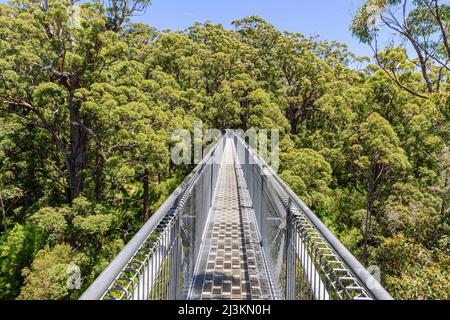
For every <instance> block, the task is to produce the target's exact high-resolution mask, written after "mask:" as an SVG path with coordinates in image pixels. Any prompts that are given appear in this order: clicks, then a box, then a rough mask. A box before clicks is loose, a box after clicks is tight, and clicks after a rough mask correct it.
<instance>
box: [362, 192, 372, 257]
mask: <svg viewBox="0 0 450 320" xmlns="http://www.w3.org/2000/svg"><path fill="white" fill-rule="evenodd" d="M372 204H373V193H372V190H369V192H368V195H367V210H366V219H365V223H364V224H365V226H364V246H363V260H364V262H365V263H367V249H368V242H369V235H370V232H369V229H370V217H371V215H372Z"/></svg>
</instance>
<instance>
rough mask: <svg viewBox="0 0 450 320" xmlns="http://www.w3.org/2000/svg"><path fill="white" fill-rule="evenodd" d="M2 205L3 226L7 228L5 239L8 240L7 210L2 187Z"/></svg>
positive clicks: (0, 192)
mask: <svg viewBox="0 0 450 320" xmlns="http://www.w3.org/2000/svg"><path fill="white" fill-rule="evenodd" d="M0 206H1V207H2V220H3V228H4V230H5V239H6V241H8V226H7V225H6V210H5V204H4V203H3V195H2V190H1V189H0Z"/></svg>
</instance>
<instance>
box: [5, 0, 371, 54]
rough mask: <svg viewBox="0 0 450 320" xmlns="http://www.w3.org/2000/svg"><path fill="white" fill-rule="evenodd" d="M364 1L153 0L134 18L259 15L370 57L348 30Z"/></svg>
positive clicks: (173, 20) (169, 21)
mask: <svg viewBox="0 0 450 320" xmlns="http://www.w3.org/2000/svg"><path fill="white" fill-rule="evenodd" d="M0 2H3V3H4V2H6V0H0ZM362 2H363V0H153V4H152V5H151V6H150V7H149V8H148V9H147V12H146V13H145V14H143V15H141V16H138V17H135V18H134V21H136V22H145V23H147V24H149V25H151V26H153V27H155V28H157V29H159V30H163V29H171V30H179V29H185V28H187V27H189V26H191V25H193V24H194V23H195V22H197V21H199V22H205V21H206V20H211V21H212V22H213V23H220V24H222V25H224V26H225V27H227V28H231V22H232V21H233V20H237V19H240V18H243V17H245V16H250V15H259V16H261V17H263V18H264V19H266V20H267V21H269V22H270V23H272V24H273V25H275V26H276V27H277V28H278V29H280V30H282V31H284V30H287V31H291V32H300V33H303V34H305V35H313V34H316V35H319V36H320V37H321V38H322V39H327V40H336V41H339V42H342V43H346V44H347V45H348V46H349V49H350V51H352V52H354V53H356V54H357V55H360V56H363V55H365V56H372V54H371V51H370V48H369V47H368V46H366V45H364V44H360V43H359V42H358V40H357V39H354V38H353V37H352V35H351V33H350V31H349V25H350V23H351V20H352V16H353V14H354V13H355V12H356V9H357V8H358V7H359V6H360V5H361V3H362Z"/></svg>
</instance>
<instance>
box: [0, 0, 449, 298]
mask: <svg viewBox="0 0 450 320" xmlns="http://www.w3.org/2000/svg"><path fill="white" fill-rule="evenodd" d="M428 2H429V1H428ZM150 3H151V1H147V0H146V1H113V2H108V3H106V2H105V3H100V2H97V1H96V2H95V3H92V2H85V3H82V4H79V8H80V18H81V19H80V24H79V26H77V28H73V21H72V20H71V17H70V12H71V10H70V9H68V8H69V7H70V5H71V4H72V3H71V2H68V1H64V0H53V1H50V6H49V10H48V11H47V12H44V11H43V10H42V9H41V8H40V5H39V4H38V3H36V2H35V1H28V0H23V1H12V2H11V4H9V5H3V4H0V197H1V199H2V202H3V204H2V205H1V206H0V210H1V214H2V229H1V231H0V232H1V234H0V236H1V238H0V239H1V240H0V253H1V256H0V259H1V260H0V298H17V297H18V298H21V299H75V298H77V297H78V296H79V295H80V294H81V292H82V291H83V290H84V289H85V288H87V286H89V284H90V283H91V282H92V281H93V280H94V279H95V277H96V276H98V275H99V274H100V272H101V271H103V269H104V268H105V267H106V266H107V265H108V263H109V262H110V261H111V260H112V259H113V258H114V257H115V256H116V255H117V253H118V252H119V251H120V250H121V248H123V246H124V244H125V243H126V242H127V241H128V240H129V239H130V238H131V237H132V236H133V234H134V233H135V232H136V231H137V230H139V228H140V227H141V226H142V223H143V221H144V220H145V219H147V218H148V217H149V216H151V214H152V213H153V212H155V211H156V210H157V208H158V207H159V206H160V205H161V203H162V202H163V201H164V200H165V199H166V198H167V196H168V195H169V194H170V193H171V192H172V191H173V190H174V189H175V188H176V187H177V186H178V185H179V184H180V182H181V181H182V180H183V178H184V177H185V176H186V174H188V173H189V172H190V170H191V169H192V167H190V166H179V167H174V166H173V165H172V164H171V163H170V159H169V150H170V148H171V147H172V142H171V141H170V136H171V134H172V132H173V131H174V130H176V129H181V128H186V129H190V130H191V128H192V127H193V123H194V121H196V120H199V119H200V120H202V121H203V123H204V126H205V127H210V128H211V127H215V128H218V129H226V128H241V129H250V128H255V129H256V128H259V129H269V130H270V129H278V130H280V149H281V152H282V154H281V165H280V176H281V177H282V178H283V179H284V180H285V181H286V182H287V183H288V184H289V185H290V186H291V187H292V189H293V190H294V191H295V192H296V193H297V194H298V195H299V196H300V198H301V199H303V200H304V201H305V203H306V204H308V205H309V206H311V208H312V209H313V210H314V212H315V213H316V214H317V215H318V216H319V217H320V219H321V220H322V221H323V222H324V223H325V224H326V225H327V226H328V227H329V228H330V230H332V232H333V233H335V234H336V235H337V236H338V237H339V238H340V240H341V241H342V242H343V243H344V244H345V245H346V246H347V247H348V248H349V249H350V250H351V251H352V252H353V253H354V254H355V255H356V256H357V257H359V258H360V259H361V260H363V262H364V263H367V264H368V263H375V264H378V265H379V266H380V267H381V271H382V275H383V284H385V285H386V286H387V288H388V289H389V290H390V291H391V293H392V294H393V295H394V297H395V298H408V299H410V298H448V290H447V291H445V289H446V286H447V289H448V283H449V280H448V265H449V263H448V257H449V242H448V222H449V205H450V200H449V199H450V182H449V181H450V169H449V168H450V165H449V164H450V162H449V159H450V156H449V151H448V150H449V149H448V141H449V138H450V135H449V132H450V127H449V123H450V122H449V121H448V115H449V114H450V113H449V112H448V110H450V108H449V103H450V102H449V101H450V99H449V88H450V83H449V73H448V68H446V67H445V66H448V53H447V49H448V48H447V46H446V44H445V43H443V41H436V39H440V37H439V35H440V34H442V30H440V26H439V23H438V20H436V18H435V17H434V16H433V15H432V14H431V15H430V13H431V11H430V10H429V8H428V9H427V7H426V4H427V1H425V0H423V1H422V0H420V1H419V0H418V1H414V2H413V3H412V9H411V10H408V14H407V17H406V20H405V21H406V22H407V24H409V25H411V28H410V29H409V30H407V31H408V32H409V33H410V35H412V36H413V38H412V39H413V40H414V41H413V42H414V43H416V44H417V45H419V47H418V48H419V50H418V51H417V52H416V53H417V56H416V57H415V58H411V57H410V56H409V50H406V49H405V48H404V47H402V46H395V45H392V46H389V47H387V48H384V50H379V51H377V52H376V56H375V60H374V61H373V62H374V63H375V64H367V65H366V66H365V67H363V68H360V69H358V70H357V69H355V66H357V65H359V64H360V63H363V64H364V62H367V59H365V58H359V57H355V56H354V55H353V54H352V53H351V52H348V49H347V47H346V45H344V44H339V43H336V42H328V41H324V40H321V39H319V38H315V37H306V36H304V35H302V34H298V33H289V32H280V31H279V30H277V29H276V28H275V27H274V26H272V25H271V24H269V23H268V22H266V21H264V19H262V18H261V17H257V16H252V17H245V18H243V19H241V20H237V21H234V22H233V25H234V26H235V30H227V29H225V28H224V27H223V26H221V25H215V24H212V23H210V22H206V23H203V24H202V23H196V24H195V25H193V26H191V27H190V28H187V29H186V30H184V31H176V32H159V31H157V30H155V29H154V28H152V27H150V26H147V25H145V24H135V23H129V21H130V18H131V16H132V15H134V14H135V13H137V12H140V11H142V10H144V9H145V8H146V7H147V6H148V5H149V4H150ZM400 4H401V1H397V0H395V1H378V0H367V1H365V2H364V3H363V5H362V7H361V8H360V9H359V10H358V11H357V14H356V16H355V19H354V21H353V24H352V26H351V28H352V32H353V33H354V35H355V36H356V37H358V38H359V39H360V40H361V41H363V42H365V43H370V44H371V45H373V44H374V41H375V38H376V37H378V36H379V35H380V34H381V33H382V32H383V30H384V29H383V28H382V27H386V26H387V25H386V24H384V25H378V26H377V24H373V23H371V22H373V21H371V19H373V18H374V17H375V16H374V14H373V13H374V9H377V8H378V9H388V8H390V9H395V8H396V7H398V6H399V5H400ZM438 9H439V10H438V11H436V12H438V13H439V14H441V16H442V17H443V19H448V17H449V16H450V7H449V6H448V5H445V4H440V6H439V7H438ZM397 11H398V10H397ZM397 11H396V12H397ZM400 11H401V10H400ZM375 12H378V13H380V14H382V15H383V16H384V17H385V18H386V17H388V16H387V14H388V13H389V10H381V11H376V10H375ZM436 12H435V13H436ZM399 21H403V20H399ZM444 31H445V30H444ZM436 35H438V37H436ZM428 50H429V51H428ZM425 51H428V53H427V52H425ZM420 53H421V54H422V57H423V58H424V60H425V62H424V61H421V60H420V55H419V54H420ZM415 253H417V254H415ZM73 264H76V265H78V266H79V267H80V268H81V272H82V277H83V280H84V281H83V284H82V288H81V289H79V290H69V289H67V286H66V280H67V277H68V273H67V269H70V268H71V266H72V265H73ZM420 266H423V268H421V267H420Z"/></svg>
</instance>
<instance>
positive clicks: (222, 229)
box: [190, 139, 272, 300]
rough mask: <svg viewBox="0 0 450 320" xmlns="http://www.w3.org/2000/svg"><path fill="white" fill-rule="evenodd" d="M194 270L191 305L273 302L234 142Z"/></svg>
mask: <svg viewBox="0 0 450 320" xmlns="http://www.w3.org/2000/svg"><path fill="white" fill-rule="evenodd" d="M214 198H215V199H214V202H213V207H212V209H211V212H210V217H209V220H208V225H207V229H206V234H205V237H204V241H203V247H202V249H201V252H200V257H199V260H198V263H197V266H196V272H195V277H194V282H193V286H192V288H191V292H190V299H193V300H209V299H214V300H216V299H217V300H219V299H233V300H242V299H245V300H250V299H252V300H260V299H272V295H271V292H270V286H269V278H268V273H267V269H266V267H265V263H264V259H263V254H262V250H261V246H260V240H259V237H258V233H257V229H256V225H255V223H256V222H255V215H254V211H253V209H252V203H251V200H250V196H249V194H248V189H247V187H246V184H245V180H244V178H243V173H242V170H241V168H240V165H239V164H238V163H237V161H236V159H235V149H234V146H233V143H232V140H231V139H227V141H226V143H225V150H224V157H223V160H222V169H221V172H220V175H219V182H218V186H217V189H216V193H215V196H214Z"/></svg>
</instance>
